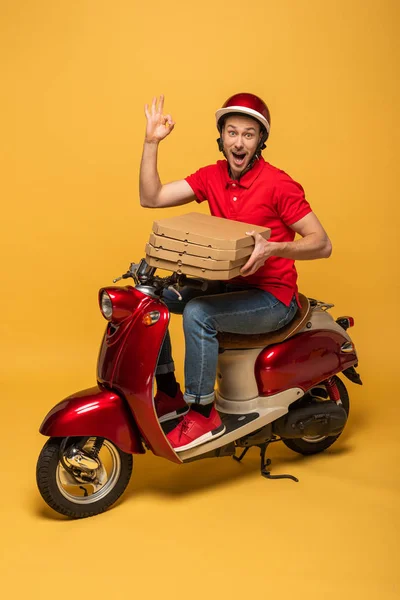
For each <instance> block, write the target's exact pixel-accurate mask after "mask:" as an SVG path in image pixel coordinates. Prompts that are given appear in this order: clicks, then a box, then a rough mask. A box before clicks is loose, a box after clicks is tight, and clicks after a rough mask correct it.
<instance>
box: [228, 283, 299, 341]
mask: <svg viewBox="0 0 400 600" xmlns="http://www.w3.org/2000/svg"><path fill="white" fill-rule="evenodd" d="M299 301H300V305H301V307H300V308H299V310H298V311H297V313H296V316H295V317H294V319H292V321H290V323H288V324H287V325H285V327H282V328H281V329H278V330H277V331H271V332H269V333H256V334H251V335H246V334H242V333H227V332H223V333H218V335H217V339H218V342H219V346H220V348H223V349H224V350H233V349H236V348H264V347H265V346H271V344H278V343H279V342H283V341H284V340H287V339H288V338H290V337H292V336H293V335H295V334H296V333H298V332H299V331H300V330H301V329H302V328H303V327H304V325H305V324H306V323H307V320H308V318H309V315H310V313H311V306H310V301H309V299H308V298H307V297H306V296H303V294H299Z"/></svg>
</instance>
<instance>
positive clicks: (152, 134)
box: [144, 95, 175, 144]
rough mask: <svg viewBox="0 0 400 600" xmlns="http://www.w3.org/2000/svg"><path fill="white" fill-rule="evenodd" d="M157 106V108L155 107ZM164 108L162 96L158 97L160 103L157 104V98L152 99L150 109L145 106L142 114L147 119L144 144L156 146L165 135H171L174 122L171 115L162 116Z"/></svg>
mask: <svg viewBox="0 0 400 600" xmlns="http://www.w3.org/2000/svg"><path fill="white" fill-rule="evenodd" d="M157 104H158V106H157ZM163 107H164V96H163V95H161V96H160V101H159V102H157V98H153V102H152V104H151V108H149V105H148V104H146V105H145V107H144V112H145V115H146V118H147V126H146V142H150V143H153V144H158V143H159V142H161V140H163V139H164V138H165V137H167V135H169V134H170V133H171V131H172V130H173V128H174V125H175V123H174V121H173V120H172V117H171V115H163Z"/></svg>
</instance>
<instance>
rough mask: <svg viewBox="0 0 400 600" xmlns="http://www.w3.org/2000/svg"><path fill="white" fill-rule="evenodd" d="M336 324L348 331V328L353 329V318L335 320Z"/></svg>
mask: <svg viewBox="0 0 400 600" xmlns="http://www.w3.org/2000/svg"><path fill="white" fill-rule="evenodd" d="M336 323H337V324H338V325H340V327H342V328H343V329H344V330H346V329H348V328H349V327H354V319H353V317H339V318H338V319H336Z"/></svg>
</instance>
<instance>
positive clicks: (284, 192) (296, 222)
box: [140, 93, 331, 452]
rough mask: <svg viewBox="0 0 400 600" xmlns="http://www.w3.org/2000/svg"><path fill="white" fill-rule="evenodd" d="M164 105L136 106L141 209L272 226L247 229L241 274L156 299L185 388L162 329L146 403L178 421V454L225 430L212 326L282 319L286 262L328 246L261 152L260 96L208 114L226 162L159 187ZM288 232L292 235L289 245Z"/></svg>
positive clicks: (237, 329)
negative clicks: (178, 337)
mask: <svg viewBox="0 0 400 600" xmlns="http://www.w3.org/2000/svg"><path fill="white" fill-rule="evenodd" d="M163 105H164V98H163V96H161V98H160V101H159V102H157V99H156V98H154V99H153V102H152V105H151V107H149V106H148V105H146V106H145V114H146V118H147V127H146V138H145V143H144V149H143V157H142V162H141V168H140V203H141V205H142V206H144V207H147V208H162V207H167V206H178V205H183V204H187V203H189V202H192V201H194V200H195V201H197V202H202V201H204V200H207V201H208V203H209V207H210V212H211V214H212V215H214V216H217V217H223V218H227V219H233V220H236V221H243V222H245V223H253V224H255V225H262V226H265V227H269V228H270V229H271V237H270V239H269V241H266V240H264V238H262V237H261V236H260V235H259V234H254V232H251V231H250V232H248V234H249V235H253V237H254V241H255V246H254V250H253V253H252V254H251V256H250V258H249V260H248V261H247V263H246V264H245V265H244V266H243V267H242V269H241V274H242V276H241V277H237V278H235V279H233V280H230V281H228V282H217V283H213V284H212V285H210V286H209V288H208V290H207V292H206V293H204V292H203V293H201V292H197V293H196V292H193V291H190V290H183V292H182V295H183V297H184V298H183V301H181V302H179V301H178V300H176V296H175V297H173V296H172V294H171V296H168V295H164V300H165V302H166V303H167V305H168V307H169V308H170V310H171V311H172V312H178V313H182V312H183V327H184V333H185V343H186V356H185V393H184V395H182V392H181V391H180V388H179V384H177V382H176V380H175V376H174V363H173V361H172V357H171V346H170V340H169V335H168V334H167V337H166V339H165V341H164V345H163V348H162V351H161V354H160V357H159V363H158V367H157V373H156V380H157V388H158V391H157V394H156V397H155V405H156V410H157V414H158V416H159V419H160V422H162V421H166V420H168V419H173V418H177V417H182V418H181V420H180V421H179V423H178V425H177V426H176V427H175V428H174V429H173V430H172V431H171V432H170V433H169V434H168V436H167V437H168V439H169V442H170V443H171V445H172V447H173V448H174V449H175V451H176V452H180V451H183V450H188V449H190V448H194V447H195V446H197V445H199V444H202V443H204V442H207V441H208V440H210V439H215V438H216V437H217V436H220V435H222V434H223V433H224V431H225V427H224V425H223V424H222V422H221V419H220V416H219V414H218V412H217V411H216V410H215V407H214V383H215V376H216V369H217V360H218V341H217V337H216V336H217V333H218V331H226V332H231V333H247V334H249V333H267V332H269V331H275V330H277V329H280V328H281V327H283V326H284V325H286V324H287V323H289V322H290V321H291V320H292V319H293V317H294V316H295V314H296V312H297V307H298V296H297V285H296V279H297V273H296V270H295V267H294V261H295V260H297V259H299V260H309V259H315V258H327V257H329V256H330V254H331V243H330V241H329V238H328V236H327V234H326V232H325V231H324V229H323V227H322V225H321V223H320V222H319V220H318V218H317V217H316V215H315V214H314V213H313V212H312V211H311V208H310V205H309V204H308V202H307V201H306V199H305V197H304V191H303V188H302V187H301V186H300V185H299V184H298V183H296V182H295V181H293V179H291V178H290V177H289V176H288V175H287V174H286V173H284V172H283V171H280V170H279V169H276V168H275V167H273V166H272V165H270V164H269V163H267V162H265V161H264V159H263V158H262V157H261V152H262V150H263V149H264V148H265V141H266V140H267V138H268V136H269V131H270V123H271V119H270V114H269V110H268V108H267V106H266V105H265V103H264V102H263V101H262V100H261V99H260V98H258V97H257V96H254V95H253V94H245V93H241V94H236V95H234V96H232V97H231V98H229V99H228V100H227V101H226V102H225V104H224V106H223V107H222V108H221V109H219V110H217V113H216V119H217V127H218V130H219V133H220V138H219V139H218V144H219V148H220V150H221V151H222V153H223V154H224V157H225V160H221V161H218V162H217V163H216V164H214V165H210V166H208V167H204V168H202V169H200V170H199V171H197V172H196V173H194V174H193V175H190V176H189V177H187V178H186V179H183V180H180V181H174V182H172V183H167V184H165V185H162V183H161V181H160V178H159V175H158V171H157V151H158V145H159V143H160V142H161V141H162V140H163V139H164V138H165V137H167V135H169V134H170V133H171V131H172V130H173V128H174V121H173V120H172V117H171V115H168V114H167V115H164V114H163ZM295 233H298V234H299V235H300V236H301V239H298V240H296V241H294V237H295ZM189 407H190V409H189ZM183 415H184V416H183Z"/></svg>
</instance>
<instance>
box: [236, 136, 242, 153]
mask: <svg viewBox="0 0 400 600" xmlns="http://www.w3.org/2000/svg"><path fill="white" fill-rule="evenodd" d="M235 148H237V149H238V150H239V149H240V148H243V140H242V136H241V135H237V136H236V139H235Z"/></svg>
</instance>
